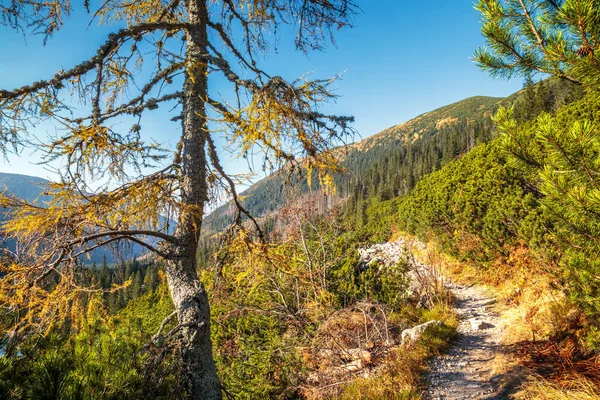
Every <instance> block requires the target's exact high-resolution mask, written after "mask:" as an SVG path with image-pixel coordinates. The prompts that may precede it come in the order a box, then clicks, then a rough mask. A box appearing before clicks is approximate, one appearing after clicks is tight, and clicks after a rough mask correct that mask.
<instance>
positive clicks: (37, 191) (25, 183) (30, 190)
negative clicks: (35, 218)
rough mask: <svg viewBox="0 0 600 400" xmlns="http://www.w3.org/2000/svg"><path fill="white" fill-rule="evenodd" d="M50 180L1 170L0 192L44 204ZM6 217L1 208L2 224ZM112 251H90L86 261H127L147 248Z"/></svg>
mask: <svg viewBox="0 0 600 400" xmlns="http://www.w3.org/2000/svg"><path fill="white" fill-rule="evenodd" d="M49 183H50V181H48V180H46V179H43V178H39V177H36V176H29V175H19V174H9V173H4V172H0V192H4V191H6V192H7V193H10V194H11V195H13V196H16V197H19V198H22V199H25V200H27V201H36V200H37V202H38V203H39V204H43V203H44V201H48V200H50V197H49V196H44V195H43V193H44V191H45V190H46V186H47V185H48V184H49ZM4 218H5V216H4V212H2V209H0V224H1V223H2V221H3V219H4ZM6 245H7V246H8V247H9V248H14V246H15V244H14V242H13V241H7V242H6ZM118 253H119V254H117V252H115V251H112V250H111V249H108V248H99V249H97V250H94V251H93V252H91V253H90V259H89V260H88V259H85V260H83V262H85V263H89V264H91V263H96V264H98V265H99V264H100V263H102V262H103V261H104V260H106V262H107V263H108V264H115V263H119V262H121V261H126V260H129V259H131V258H133V257H134V256H139V255H142V254H144V253H145V249H144V248H143V247H141V246H139V245H137V244H136V245H133V246H125V247H123V248H121V249H120V250H119V252H118Z"/></svg>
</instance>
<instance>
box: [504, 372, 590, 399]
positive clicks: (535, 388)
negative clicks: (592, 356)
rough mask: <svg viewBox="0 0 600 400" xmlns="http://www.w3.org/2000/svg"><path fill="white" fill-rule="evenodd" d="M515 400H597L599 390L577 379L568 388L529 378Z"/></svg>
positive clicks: (585, 381) (583, 380)
mask: <svg viewBox="0 0 600 400" xmlns="http://www.w3.org/2000/svg"><path fill="white" fill-rule="evenodd" d="M513 398H514V399H515V400H598V399H600V390H599V389H598V386H596V385H595V384H593V383H592V382H591V381H589V380H587V379H585V378H582V377H578V378H576V379H574V380H573V381H572V382H571V384H570V385H569V387H565V386H564V385H560V384H558V383H556V382H551V381H549V380H547V379H545V378H543V377H541V376H534V377H532V378H530V379H529V380H528V381H527V382H526V383H525V384H524V385H523V386H522V387H521V390H519V392H518V393H516V394H515V395H514V396H513Z"/></svg>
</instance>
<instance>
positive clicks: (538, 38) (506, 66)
mask: <svg viewBox="0 0 600 400" xmlns="http://www.w3.org/2000/svg"><path fill="white" fill-rule="evenodd" d="M476 8H477V9H478V10H479V12H480V13H481V16H482V17H483V26H482V33H483V35H484V37H485V38H486V41H487V44H488V47H487V48H481V49H479V50H477V51H476V53H475V61H476V62H477V63H478V64H479V65H480V66H481V67H482V68H483V69H484V70H486V71H488V72H489V73H490V74H491V75H492V76H498V77H506V78H510V77H513V76H519V75H520V76H527V75H528V74H531V73H538V74H542V75H543V76H549V75H550V76H554V77H557V78H561V79H567V80H569V81H572V82H575V83H577V84H579V85H581V86H582V87H583V88H584V89H585V90H586V91H587V92H588V94H587V96H588V97H587V98H586V99H585V100H584V101H583V102H581V103H580V104H577V105H575V106H574V107H572V108H571V109H570V110H569V111H568V115H570V116H571V117H570V119H566V118H565V117H564V116H563V117H562V118H558V117H556V116H552V115H549V114H545V113H543V114H542V115H540V116H539V117H538V119H537V121H536V124H535V126H534V127H533V128H527V127H522V126H520V125H519V124H518V123H517V121H516V120H515V118H514V110H513V109H505V108H501V109H500V110H499V111H498V113H497V115H496V116H495V118H494V119H495V122H496V123H497V126H498V130H499V131H500V132H501V133H502V134H503V141H504V148H505V150H507V151H508V152H509V153H510V154H511V155H512V156H513V159H514V160H517V161H518V162H520V164H521V165H522V166H525V167H526V170H527V171H529V172H531V173H532V174H533V175H532V176H533V177H534V180H535V184H536V186H537V188H538V190H539V192H540V194H541V195H542V196H541V200H540V201H541V204H542V205H543V206H544V207H545V209H546V210H547V211H548V212H549V214H550V215H552V216H553V224H554V226H553V227H552V230H553V233H554V238H555V240H556V242H557V243H558V244H559V245H560V247H561V250H562V253H563V254H562V259H561V262H560V263H561V265H562V266H563V267H564V268H565V271H563V278H564V281H565V284H566V287H567V288H568V289H569V290H570V293H571V295H572V297H573V299H574V300H575V301H576V302H577V304H579V305H580V306H581V307H582V308H584V309H585V310H586V311H587V312H588V313H589V314H590V315H591V316H592V320H593V321H594V322H595V324H596V326H598V325H597V321H598V316H600V303H599V302H598V298H599V296H600V281H599V280H598V276H599V274H600V257H599V254H600V184H599V182H598V180H599V178H600V159H599V158H598V154H600V110H598V108H597V104H598V103H597V100H596V99H597V96H598V90H599V89H600V2H599V1H597V0H480V1H478V2H477V5H476ZM525 106H526V105H525ZM565 115H567V113H565Z"/></svg>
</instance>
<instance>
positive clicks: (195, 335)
mask: <svg viewBox="0 0 600 400" xmlns="http://www.w3.org/2000/svg"><path fill="white" fill-rule="evenodd" d="M186 5H187V11H188V20H189V21H188V22H189V23H190V24H191V26H192V27H191V28H189V30H188V31H187V32H186V46H187V47H186V72H185V82H184V88H183V89H184V99H183V115H182V117H183V120H182V129H183V134H182V145H183V147H182V154H181V156H182V158H181V174H182V179H181V202H182V207H181V210H180V215H179V221H178V226H177V229H176V232H175V236H176V237H177V239H178V241H179V244H178V245H177V246H175V248H174V249H172V250H173V251H172V254H173V257H172V259H171V260H170V261H169V263H168V265H167V268H166V273H167V280H168V284H169V290H170V293H171V297H172V299H173V303H174V305H175V310H176V311H177V317H178V320H179V324H180V327H181V331H180V333H181V335H182V338H183V343H182V344H183V349H182V356H183V364H184V367H185V369H186V373H187V377H188V379H189V388H188V391H189V396H188V398H189V399H193V400H200V399H202V400H220V399H221V398H222V394H221V385H220V382H219V378H218V376H217V371H216V368H215V363H214V360H213V357H212V344H211V340H210V307H209V304H208V296H207V294H206V290H205V289H204V287H203V285H202V283H201V282H200V280H199V279H198V275H197V272H196V267H197V266H196V251H197V248H198V240H199V236H200V229H201V226H202V215H203V212H204V204H205V203H206V201H207V183H206V170H207V166H206V162H207V160H206V153H205V146H206V135H207V134H208V130H207V118H206V108H205V99H206V98H207V94H208V86H207V64H206V58H205V54H206V53H207V46H208V36H207V22H208V11H207V8H206V4H205V1H204V0H188V2H187V4H186Z"/></svg>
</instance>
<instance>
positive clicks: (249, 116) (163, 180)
mask: <svg viewBox="0 0 600 400" xmlns="http://www.w3.org/2000/svg"><path fill="white" fill-rule="evenodd" d="M83 6H84V7H85V9H86V10H87V11H88V12H89V14H90V15H91V16H93V19H94V20H95V21H97V22H98V23H100V24H102V25H105V26H108V27H110V28H112V29H113V32H112V33H111V34H110V35H109V36H108V37H107V38H106V40H105V42H104V43H103V44H102V45H101V46H100V47H98V48H97V49H96V52H95V54H94V55H93V56H92V57H90V58H88V59H84V60H82V61H81V63H79V64H77V65H75V66H73V67H70V68H68V69H66V70H60V71H57V72H56V73H55V74H54V75H53V76H51V77H48V78H47V79H44V80H40V81H37V82H32V83H31V84H29V85H25V86H22V87H19V88H15V89H12V88H5V89H3V90H0V150H2V151H3V152H7V151H14V150H17V151H21V150H23V148H27V147H35V148H37V150H38V151H39V152H40V153H41V154H43V155H44V157H45V161H48V162H52V161H55V160H59V162H58V163H59V164H60V165H64V169H62V170H61V177H62V178H61V180H60V181H57V182H53V183H52V184H51V185H50V187H49V188H48V189H47V192H46V193H45V194H46V195H48V196H50V197H49V199H50V200H48V201H47V202H46V204H44V207H39V206H37V205H36V204H34V203H30V202H27V201H25V200H22V199H18V198H14V197H9V196H3V197H2V199H1V201H0V207H5V208H7V209H9V210H10V212H11V214H12V215H11V217H12V218H11V220H10V221H8V222H6V223H5V224H4V225H3V226H2V229H3V233H4V234H6V235H8V236H10V237H13V238H15V239H17V240H19V241H20V242H21V243H22V244H23V245H24V246H25V248H26V249H27V250H28V251H27V252H24V253H23V254H19V255H18V256H17V255H15V257H14V258H13V259H10V260H4V261H3V262H2V265H1V267H2V274H3V276H4V277H3V279H2V284H1V287H0V301H1V304H2V305H3V306H4V307H6V309H8V310H19V311H18V313H17V314H16V315H17V316H18V317H20V318H18V319H17V323H16V325H15V326H12V327H10V328H9V329H11V330H12V331H14V332H19V333H20V334H22V335H25V334H27V333H28V332H31V331H32V330H34V329H41V330H43V329H44V326H46V325H48V324H49V323H51V322H54V321H56V320H60V319H61V318H65V317H66V315H67V312H68V310H69V306H68V305H69V303H70V302H71V301H72V300H73V299H74V298H75V297H76V295H77V293H78V292H80V291H85V290H88V289H89V288H85V287H82V285H81V281H80V280H79V279H78V272H79V271H80V269H81V262H80V258H81V257H83V256H85V255H86V254H88V253H89V252H90V251H92V250H94V249H96V248H99V247H103V246H107V245H114V244H115V243H118V242H129V243H135V244H137V245H139V246H143V247H144V248H146V249H147V250H148V251H150V252H152V253H154V254H155V255H156V256H158V257H160V258H162V259H163V260H165V265H166V267H165V273H166V277H167V281H168V286H169V289H170V293H171V297H172V299H173V303H174V305H175V311H176V316H177V320H178V325H177V329H176V335H177V338H178V339H179V342H180V343H181V346H182V351H181V354H182V363H183V365H184V367H185V371H186V376H187V378H188V382H189V387H188V388H187V393H189V398H192V399H205V400H210V399H219V398H221V397H222V395H221V386H220V383H219V380H218V377H217V375H216V370H215V364H214V362H213V358H212V348H211V341H210V313H209V304H208V297H207V294H206V291H205V289H204V286H203V285H202V283H201V282H200V281H199V280H198V275H197V268H199V267H200V268H201V267H202V266H199V265H197V261H196V250H197V247H198V241H199V238H200V233H201V228H202V219H203V215H204V213H205V212H206V211H207V204H208V202H209V201H210V200H211V199H212V198H213V197H212V196H213V194H214V193H215V191H216V190H218V189H223V190H226V191H227V192H228V193H229V195H230V196H231V197H232V198H233V202H234V204H235V206H236V208H237V213H236V216H235V222H238V223H239V222H240V221H241V220H242V217H243V216H244V215H246V216H247V217H251V216H250V215H248V213H247V211H246V210H245V209H244V207H243V206H242V204H241V203H240V199H239V198H238V196H237V192H236V187H235V183H236V182H235V179H234V178H233V177H230V176H228V175H227V174H226V173H225V171H224V168H223V165H222V163H221V160H220V154H219V151H218V147H217V146H216V144H215V136H216V135H218V134H220V133H221V132H224V133H225V134H226V135H227V136H228V137H229V139H230V142H231V143H232V148H233V150H235V151H237V152H238V153H239V154H240V155H242V156H244V155H249V154H252V153H253V151H254V150H255V149H260V150H262V151H264V154H265V160H266V163H267V164H269V165H273V166H274V167H275V168H276V167H279V166H282V165H284V164H293V165H301V166H302V167H304V168H306V170H308V171H309V172H310V171H313V170H315V169H317V170H319V171H320V172H321V173H320V174H319V176H320V178H321V179H322V180H323V182H324V183H327V182H329V181H330V178H328V171H329V172H331V171H335V170H337V169H338V167H337V160H336V158H335V155H334V153H333V152H331V151H329V149H330V148H331V147H332V146H336V145H339V144H342V143H343V141H344V138H345V137H346V135H347V134H349V133H351V128H349V125H348V124H349V123H350V122H351V121H352V118H350V117H339V116H334V115H326V114H323V113H322V112H320V111H319V109H318V105H319V104H320V103H322V102H326V101H328V100H331V99H332V98H333V97H334V95H333V94H332V92H331V91H330V85H331V83H332V80H329V79H328V80H311V79H309V78H307V77H303V78H300V79H298V80H297V81H293V82H288V81H286V80H285V79H283V78H282V77H280V76H276V75H270V74H268V73H267V72H266V71H264V70H262V69H261V68H260V67H259V65H258V63H257V61H256V60H257V56H258V55H259V54H260V53H261V52H263V51H265V50H267V49H268V47H269V41H268V38H269V36H270V33H271V32H272V31H277V28H278V26H279V25H281V24H288V23H289V24H294V25H295V26H296V28H297V35H296V39H295V41H296V47H297V48H298V49H299V50H301V51H309V50H312V49H321V48H322V47H323V46H324V45H326V42H327V41H328V40H329V39H330V37H331V33H332V31H333V29H334V28H341V27H344V26H348V25H350V24H351V19H352V17H353V15H354V13H355V5H354V4H353V3H352V1H351V0H331V1H300V0H256V1H246V0H239V1H233V0H219V1H213V0H211V1H208V0H185V1H181V0H141V1H134V2H122V1H119V0H107V1H102V2H99V3H90V2H87V1H86V2H84V4H83ZM74 7H75V4H74V3H72V2H70V1H66V0H49V1H46V0H44V1H40V0H32V1H27V2H22V1H17V0H9V1H3V2H2V3H0V23H1V24H2V25H4V26H7V27H10V28H13V29H15V30H17V31H20V32H23V33H24V34H30V33H33V34H41V35H42V36H43V37H44V40H45V41H46V40H51V38H52V35H53V34H54V33H55V32H56V31H58V30H60V29H61V28H62V27H63V25H64V24H65V22H66V21H67V20H68V18H69V16H70V15H71V13H72V12H73V11H74ZM94 7H96V8H94ZM117 27H120V29H119V28H117ZM144 78H146V79H145V81H142V80H141V79H144ZM213 80H218V81H220V82H222V81H226V82H228V84H229V88H230V89H231V91H232V93H233V95H232V96H231V97H230V98H227V99H222V98H220V97H218V95H217V93H215V91H214V90H211V88H210V86H209V83H210V82H212V81H213ZM72 96H75V97H76V98H77V99H78V100H79V106H77V107H74V106H73V102H72V101H71V98H72ZM230 99H233V100H230ZM158 107H162V108H170V109H172V110H173V111H174V114H173V119H174V120H177V121H180V122H181V128H180V129H181V135H180V141H179V144H178V145H177V147H176V149H165V148H163V147H161V146H160V145H159V144H158V143H156V142H154V141H152V140H149V139H148V138H147V135H146V134H145V130H144V128H145V125H144V116H146V115H147V113H148V112H149V111H151V110H154V109H156V108H158ZM45 120H50V121H52V122H53V123H54V124H56V125H58V126H60V128H61V129H60V130H59V131H58V132H59V133H58V134H57V136H56V137H52V138H50V139H49V140H48V141H47V142H44V143H38V142H36V141H34V140H30V139H31V136H30V133H29V130H28V129H29V127H30V126H32V125H33V126H35V125H36V124H38V123H39V122H40V121H45ZM115 121H124V122H126V123H130V125H129V128H128V129H119V126H123V124H121V125H117V124H115V123H114V122H115ZM157 165H160V168H152V166H157ZM148 171H151V172H148ZM94 181H96V182H102V183H103V184H102V185H101V187H100V188H96V187H95V186H90V182H94ZM164 217H167V218H164ZM171 220H175V221H176V226H175V229H174V230H173V229H170V227H169V226H168V223H167V222H165V221H171ZM51 276H54V277H58V283H57V284H56V285H48V284H47V279H48V278H49V277H51ZM23 310H25V311H23Z"/></svg>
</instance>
